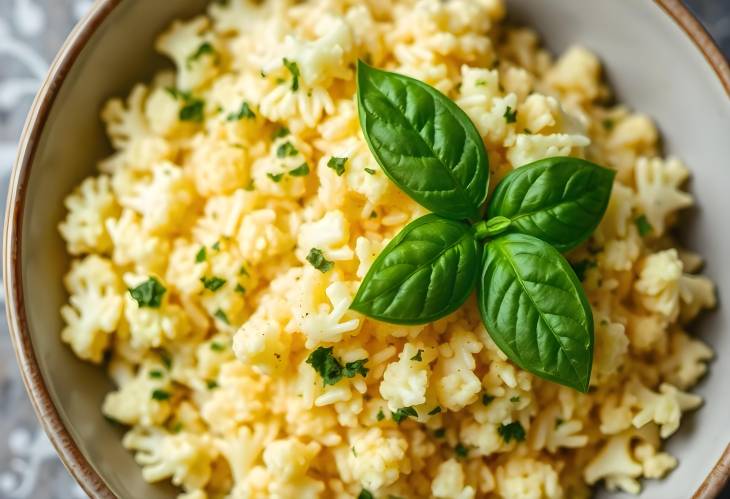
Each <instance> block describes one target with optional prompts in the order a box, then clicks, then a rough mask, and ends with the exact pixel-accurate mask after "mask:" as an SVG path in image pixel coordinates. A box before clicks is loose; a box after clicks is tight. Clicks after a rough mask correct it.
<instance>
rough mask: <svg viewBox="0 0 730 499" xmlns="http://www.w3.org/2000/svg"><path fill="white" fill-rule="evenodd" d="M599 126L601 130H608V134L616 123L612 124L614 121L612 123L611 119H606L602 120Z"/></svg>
mask: <svg viewBox="0 0 730 499" xmlns="http://www.w3.org/2000/svg"><path fill="white" fill-rule="evenodd" d="M601 124H602V125H603V128H605V129H606V130H608V131H609V132H610V131H611V130H613V127H614V126H615V125H616V123H614V121H613V120H612V119H611V118H606V119H604V120H603V121H602V122H601Z"/></svg>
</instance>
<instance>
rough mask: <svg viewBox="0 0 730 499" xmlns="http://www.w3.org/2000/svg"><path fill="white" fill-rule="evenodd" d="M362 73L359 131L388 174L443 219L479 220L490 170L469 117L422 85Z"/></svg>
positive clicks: (364, 68)
mask: <svg viewBox="0 0 730 499" xmlns="http://www.w3.org/2000/svg"><path fill="white" fill-rule="evenodd" d="M357 68H358V69H357V99H358V108H359V115H360V125H361V127H362V130H363V134H364V135H365V139H366V140H367V143H368V145H369V146H370V150H371V151H372V153H373V155H374V156H375V159H377V161H378V163H380V166H381V167H382V168H383V171H384V172H385V174H386V175H388V177H389V178H390V179H391V180H392V181H393V182H395V183H396V184H397V185H398V187H400V188H401V189H403V191H405V192H406V193H407V194H408V195H409V196H410V197H412V198H413V199H414V200H416V201H417V202H418V203H420V204H421V205H423V206H424V207H426V208H428V209H429V210H431V211H433V212H434V213H436V214H438V215H441V216H444V217H447V218H453V219H457V220H463V219H468V218H471V219H476V218H479V208H480V207H481V205H482V203H483V202H484V200H485V198H486V195H487V183H488V180H489V165H488V159H487V152H486V151H485V149H484V142H482V138H481V136H480V135H479V132H478V131H477V129H476V127H475V126H474V124H473V123H472V122H471V120H470V119H469V117H468V116H467V115H466V113H464V111H462V110H461V109H460V108H459V107H458V106H457V105H456V104H454V102H452V101H451V100H450V99H449V98H448V97H446V96H445V95H443V94H442V93H441V92H439V91H438V90H436V89H434V88H433V87H430V86H428V85H426V84H425V83H423V82H420V81H418V80H414V79H413V78H408V77H407V76H403V75H399V74H395V73H388V72H386V71H380V70H378V69H375V68H372V67H370V66H368V65H367V64H365V63H364V62H362V61H359V62H358V66H357Z"/></svg>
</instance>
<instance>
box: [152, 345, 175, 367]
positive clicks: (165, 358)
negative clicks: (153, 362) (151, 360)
mask: <svg viewBox="0 0 730 499" xmlns="http://www.w3.org/2000/svg"><path fill="white" fill-rule="evenodd" d="M155 352H156V353H157V355H159V357H160V361H161V362H162V365H164V366H165V368H166V369H168V370H169V369H170V368H172V357H170V354H169V353H168V352H167V350H164V349H162V348H160V349H159V350H156V351H155Z"/></svg>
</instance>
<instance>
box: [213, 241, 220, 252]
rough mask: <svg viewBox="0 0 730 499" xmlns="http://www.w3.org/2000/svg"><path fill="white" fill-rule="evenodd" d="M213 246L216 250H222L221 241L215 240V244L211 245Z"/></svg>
mask: <svg viewBox="0 0 730 499" xmlns="http://www.w3.org/2000/svg"><path fill="white" fill-rule="evenodd" d="M211 248H213V249H214V250H216V251H220V250H221V242H220V241H216V242H214V243H213V245H212V246H211Z"/></svg>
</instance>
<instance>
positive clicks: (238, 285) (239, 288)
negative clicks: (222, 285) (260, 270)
mask: <svg viewBox="0 0 730 499" xmlns="http://www.w3.org/2000/svg"><path fill="white" fill-rule="evenodd" d="M234 291H235V292H236V293H239V294H244V293H245V292H246V288H244V287H243V286H241V283H238V282H237V283H236V288H235V289H234Z"/></svg>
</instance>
